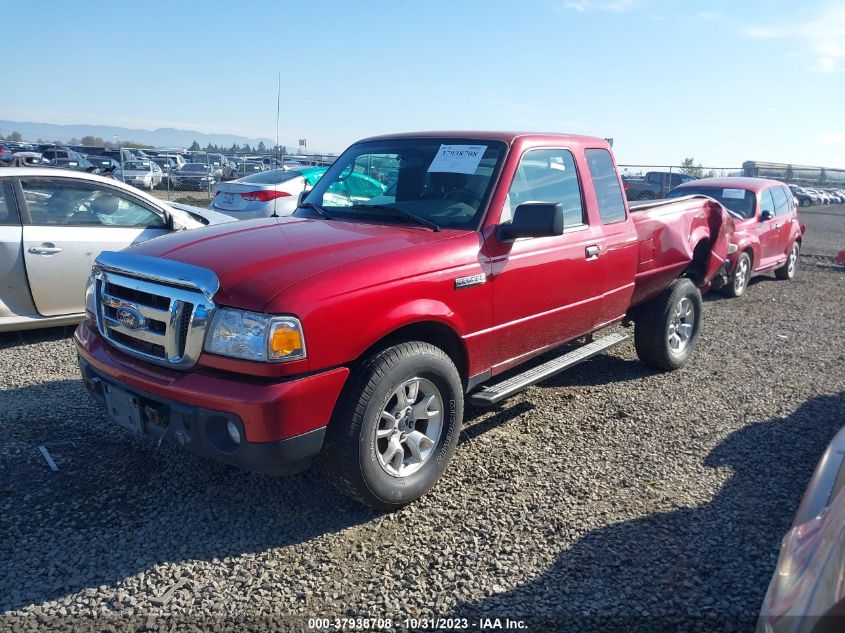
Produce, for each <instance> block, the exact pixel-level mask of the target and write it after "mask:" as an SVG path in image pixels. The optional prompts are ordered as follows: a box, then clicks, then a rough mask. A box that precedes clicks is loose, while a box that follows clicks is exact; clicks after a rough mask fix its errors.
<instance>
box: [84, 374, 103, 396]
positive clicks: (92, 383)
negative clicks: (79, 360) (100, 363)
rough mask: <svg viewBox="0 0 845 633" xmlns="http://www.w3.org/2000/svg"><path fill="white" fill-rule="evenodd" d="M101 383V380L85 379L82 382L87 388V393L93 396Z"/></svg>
mask: <svg viewBox="0 0 845 633" xmlns="http://www.w3.org/2000/svg"><path fill="white" fill-rule="evenodd" d="M100 382H101V381H100V379H99V378H85V379H83V381H82V386H83V387H85V391H87V392H88V393H89V394H91V393H94V392H95V391H97V389H98V388H99V386H100Z"/></svg>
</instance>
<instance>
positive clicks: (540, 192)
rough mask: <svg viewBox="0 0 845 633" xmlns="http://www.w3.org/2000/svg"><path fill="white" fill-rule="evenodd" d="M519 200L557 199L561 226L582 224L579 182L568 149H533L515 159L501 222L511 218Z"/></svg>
mask: <svg viewBox="0 0 845 633" xmlns="http://www.w3.org/2000/svg"><path fill="white" fill-rule="evenodd" d="M523 202H552V203H556V202H559V203H561V204H562V205H563V226H564V227H570V226H576V225H579V224H584V205H583V204H582V202H581V185H580V183H579V182H578V171H577V169H576V167H575V158H574V157H573V156H572V152H570V151H569V150H565V149H535V150H529V151H527V152H525V154H523V156H522V159H521V160H520V161H519V168H518V169H517V170H516V174H515V175H514V178H513V182H512V183H511V187H510V190H509V191H508V195H507V198H505V205H504V208H503V209H502V217H501V220H500V221H501V222H508V221H510V220H511V219H512V218H513V211H514V209H516V208H517V207H518V206H519V205H520V204H522V203H523Z"/></svg>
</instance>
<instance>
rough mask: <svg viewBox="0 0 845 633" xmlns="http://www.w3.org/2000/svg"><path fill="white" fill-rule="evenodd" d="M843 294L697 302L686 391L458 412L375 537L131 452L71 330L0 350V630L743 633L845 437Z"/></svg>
mask: <svg viewBox="0 0 845 633" xmlns="http://www.w3.org/2000/svg"><path fill="white" fill-rule="evenodd" d="M843 281H845V268H842V267H839V266H835V265H833V264H832V263H831V262H830V260H821V259H813V258H809V257H802V260H801V268H800V269H799V273H798V277H797V279H796V280H795V281H793V282H789V283H787V282H778V281H775V280H774V279H773V277H771V276H768V277H763V278H760V279H758V280H756V281H755V282H753V283H752V284H751V285H750V287H749V288H748V291H747V294H746V296H744V297H743V298H741V299H739V300H728V299H721V298H717V297H713V296H710V297H708V299H707V301H706V302H705V310H706V325H705V330H704V335H703V338H702V341H701V346H700V347H699V349H698V350H697V353H696V355H695V357H694V359H693V361H692V362H691V364H690V365H688V366H687V367H686V368H684V369H683V370H680V371H677V372H674V373H667V374H660V373H655V372H653V371H651V370H649V369H648V368H646V367H645V366H643V365H642V364H640V363H639V362H638V361H637V360H636V358H635V355H634V350H633V346H632V345H630V344H626V345H623V346H621V347H619V348H616V349H615V350H614V351H613V352H612V353H609V354H606V355H603V356H600V357H598V358H596V359H594V360H592V361H590V362H588V363H586V364H584V365H582V366H580V367H578V368H576V369H574V370H572V371H570V372H568V373H565V374H562V375H560V376H558V377H556V378H553V379H550V380H548V381H546V382H545V383H542V384H541V385H539V386H537V387H534V388H531V389H529V390H528V391H526V392H524V393H523V394H521V395H519V396H517V397H514V398H513V399H511V400H509V401H507V402H506V403H505V405H504V406H503V407H501V408H499V409H494V410H481V409H473V408H470V409H469V411H468V420H467V422H466V425H465V428H464V431H463V433H462V438H461V444H460V445H459V447H458V451H457V454H456V458H455V460H454V461H453V463H452V464H451V466H450V468H449V470H448V471H447V473H446V475H445V477H444V479H443V480H442V481H441V483H440V484H439V485H438V487H437V488H436V489H435V490H434V491H433V492H432V493H430V494H429V495H427V496H426V497H425V498H423V499H422V500H420V501H419V502H417V503H415V504H413V505H411V506H410V507H408V508H406V509H404V510H401V511H399V512H396V513H394V514H390V515H385V514H379V513H376V512H374V511H371V510H368V509H365V508H363V507H360V506H358V505H356V504H355V503H353V502H351V501H349V500H347V499H346V498H345V497H343V496H342V495H340V494H339V493H337V492H335V491H334V489H332V488H331V487H329V486H328V484H327V483H326V481H325V479H324V478H323V477H322V475H321V474H320V473H319V472H316V471H315V470H311V471H308V472H306V473H304V474H301V475H298V476H294V477H289V478H283V479H269V478H265V477H261V476H257V475H253V474H250V473H246V472H241V471H238V470H235V469H232V468H229V467H225V466H222V465H219V464H216V463H213V462H208V461H203V460H200V459H197V458H194V457H192V456H190V455H189V454H186V453H181V452H179V451H178V450H177V449H175V448H170V447H167V446H163V447H161V448H158V449H157V448H156V447H155V446H154V445H150V444H145V443H139V442H137V441H135V440H133V439H132V438H131V437H130V435H129V434H128V433H126V432H124V431H122V430H121V429H119V428H118V427H116V426H114V425H112V424H108V423H107V422H106V421H105V420H104V419H103V415H102V413H101V411H100V409H99V407H97V406H94V405H93V404H91V403H90V402H89V401H88V398H87V396H86V394H85V393H84V391H83V390H82V387H81V385H80V382H79V380H78V377H77V369H76V365H75V358H74V351H73V347H72V344H71V342H70V340H69V338H68V337H69V334H70V330H67V329H66V330H48V331H42V332H30V333H22V334H20V335H18V334H12V335H2V336H0V367H2V375H1V376H0V389H2V391H0V428H2V429H3V431H4V437H3V442H2V443H0V612H5V616H4V618H3V619H0V628H2V626H3V624H5V625H7V626H17V625H20V626H22V627H25V626H31V627H33V628H34V627H35V626H36V623H38V626H39V627H40V628H51V625H52V626H53V628H63V627H65V626H66V625H67V623H68V622H69V620H70V619H73V620H74V621H76V620H77V618H78V617H79V616H80V615H85V616H92V615H99V616H101V619H100V620H98V622H99V624H98V627H100V628H102V626H103V624H102V623H104V622H108V623H123V624H126V623H129V622H131V623H133V624H132V627H133V630H136V629H137V625H139V624H141V625H143V624H145V625H146V626H147V627H148V628H149V629H157V628H161V627H169V626H174V625H179V626H182V625H186V626H187V625H188V624H191V625H197V626H198V627H199V628H205V629H207V628H210V627H211V626H213V625H214V626H220V625H221V624H222V623H223V622H229V621H236V622H239V623H238V624H237V626H236V627H235V629H234V630H245V629H248V628H271V627H274V626H281V625H282V624H288V625H290V626H293V627H301V628H305V627H307V622H306V621H304V620H267V619H263V620H262V619H261V618H272V617H276V616H278V617H281V616H284V615H287V614H305V615H308V616H325V617H328V616H341V617H342V616H347V615H364V614H370V615H372V616H378V617H391V618H392V619H393V622H394V625H393V627H392V629H391V630H397V629H399V628H401V627H400V626H397V625H396V623H399V624H401V623H402V620H403V619H404V618H405V617H408V616H413V617H419V616H425V615H439V616H446V615H453V616H461V617H467V618H468V624H469V627H470V630H473V629H476V630H477V629H478V625H479V623H480V622H481V621H480V620H479V618H480V617H483V616H490V617H499V618H505V617H510V618H527V619H528V622H529V630H540V629H542V628H547V629H548V630H564V629H566V630H594V629H596V628H605V627H607V628H613V627H614V625H618V626H619V627H621V628H627V629H628V630H634V629H645V628H657V629H660V630H668V629H669V628H672V623H674V624H676V625H678V627H682V628H684V630H689V629H690V628H693V626H692V625H693V624H695V623H698V624H699V625H700V627H699V628H703V629H707V630H742V629H745V630H751V629H752V626H753V620H754V617H755V615H756V613H757V611H758V609H759V606H760V604H761V602H762V598H763V594H764V592H765V589H766V586H767V584H768V580H769V577H770V575H771V573H772V571H773V569H774V565H775V562H776V559H777V551H778V544H779V541H780V538H781V536H782V535H783V534H784V533H785V531H786V530H787V529H788V527H789V525H790V522H791V519H792V516H793V514H794V512H795V510H796V508H797V504H798V501H799V499H800V497H801V494H802V492H803V490H804V488H805V486H806V484H807V482H808V480H809V477H810V475H811V473H812V471H813V468H814V466H815V464H816V461H817V460H818V458H819V457H820V455H821V453H822V451H823V450H824V447H825V446H826V444H827V442H828V441H829V440H830V438H831V437H832V436H833V435H834V434H835V432H836V431H837V430H838V428H839V427H840V426H841V425H842V424H843V423H845V397H843V394H845V373H843V366H845V345H843V342H845V294H843V290H845V284H843ZM38 445H44V446H46V447H47V448H48V449H49V451H50V453H51V454H52V456H53V458H54V459H55V461H56V463H57V464H58V466H59V471H58V472H51V471H50V469H49V468H48V467H47V466H46V464H45V463H44V461H43V460H42V459H41V457H40V455H39V453H38V450H37V446H38ZM174 587H175V589H173V588H174ZM538 616H541V617H543V618H545V619H536V618H537V617H538ZM614 617H618V618H620V619H613V618H614ZM661 617H665V618H666V619H656V618H661ZM227 618H228V619H233V620H227ZM532 618H534V619H532ZM596 618H598V619H596ZM635 618H640V620H635ZM673 618H681V620H677V619H673ZM687 618H701V619H687ZM634 622H638V624H636V625H634V624H633V623H634ZM679 622H680V624H679ZM459 623H460V622H459ZM116 626H117V624H115V627H116ZM371 628H372V629H374V630H379V627H378V626H376V625H374V626H372V627H371ZM161 630H166V629H165V628H161Z"/></svg>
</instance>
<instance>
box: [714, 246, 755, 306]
mask: <svg viewBox="0 0 845 633" xmlns="http://www.w3.org/2000/svg"><path fill="white" fill-rule="evenodd" d="M750 279H751V258H750V257H749V256H748V253H741V254H740V256H739V258H738V259H737V260H736V266H735V267H734V273H733V275H732V276H731V279H730V281H729V282H728V283H726V284H725V285H724V286H722V288H721V292H722V294H723V295H725V296H726V297H741V296H742V295H743V294H744V293H745V289H746V288H747V287H748V281H749V280H750Z"/></svg>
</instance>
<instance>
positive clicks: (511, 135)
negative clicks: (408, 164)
mask: <svg viewBox="0 0 845 633" xmlns="http://www.w3.org/2000/svg"><path fill="white" fill-rule="evenodd" d="M438 137H442V138H472V139H484V140H488V139H489V140H491V141H504V142H505V143H507V144H508V145H510V144H512V143H513V142H514V141H515V140H516V139H517V138H520V137H527V138H530V139H531V140H541V141H550V142H568V143H576V144H579V145H580V144H584V145H586V144H589V145H598V146H600V147H607V146H608V142H607V141H606V140H604V139H603V138H598V137H597V136H583V135H580V134H557V133H552V132H495V131H493V132H491V131H467V130H453V131H448V130H438V131H432V132H403V133H401V134H381V135H378V136H370V137H368V138H364V139H361V140H360V141H358V142H359V143H361V142H367V141H382V140H387V139H395V138H438Z"/></svg>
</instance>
